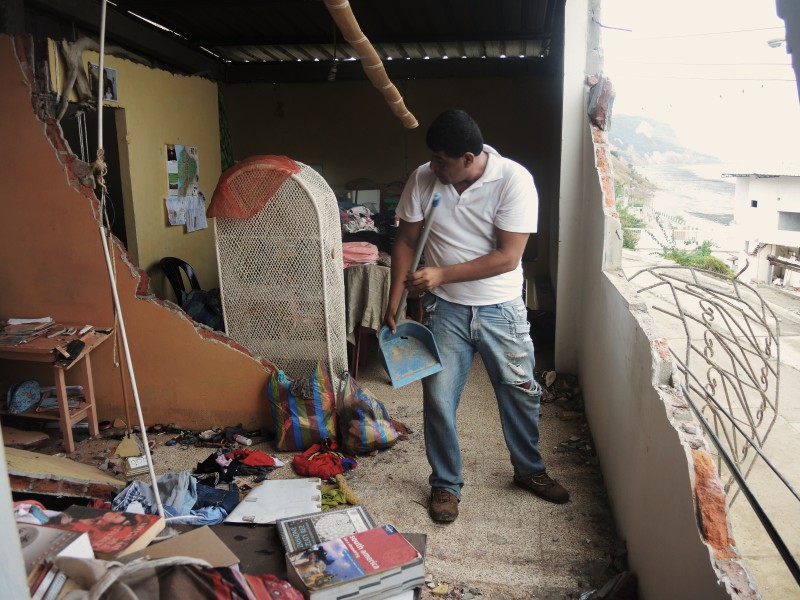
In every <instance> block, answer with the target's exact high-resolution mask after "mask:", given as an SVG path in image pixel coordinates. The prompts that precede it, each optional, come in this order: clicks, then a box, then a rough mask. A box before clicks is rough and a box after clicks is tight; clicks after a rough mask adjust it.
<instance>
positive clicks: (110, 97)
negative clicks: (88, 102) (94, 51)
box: [89, 63, 117, 102]
mask: <svg viewBox="0 0 800 600" xmlns="http://www.w3.org/2000/svg"><path fill="white" fill-rule="evenodd" d="M99 69H100V66H99V65H96V64H94V63H89V85H90V86H91V88H92V93H93V94H94V95H95V96H96V95H97V72H98V71H99ZM103 100H105V101H108V102H116V101H117V70H116V69H112V68H111V67H103Z"/></svg>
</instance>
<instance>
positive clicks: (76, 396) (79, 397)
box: [36, 385, 86, 412]
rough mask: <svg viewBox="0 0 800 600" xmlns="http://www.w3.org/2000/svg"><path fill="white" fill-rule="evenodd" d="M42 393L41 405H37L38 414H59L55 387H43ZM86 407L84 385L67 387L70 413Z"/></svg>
mask: <svg viewBox="0 0 800 600" xmlns="http://www.w3.org/2000/svg"><path fill="white" fill-rule="evenodd" d="M40 391H41V393H42V397H41V400H39V404H37V405H36V412H58V396H57V394H56V388H55V386H52V385H51V386H43V387H42V388H40ZM85 405H86V398H85V396H84V390H83V386H82V385H68V386H67V406H68V407H69V410H70V411H73V410H78V409H79V408H83V407H84V406H85Z"/></svg>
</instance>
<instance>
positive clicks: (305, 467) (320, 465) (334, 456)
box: [292, 441, 355, 479]
mask: <svg viewBox="0 0 800 600" xmlns="http://www.w3.org/2000/svg"><path fill="white" fill-rule="evenodd" d="M336 447H337V446H336V442H335V441H332V442H331V443H330V445H329V447H327V448H326V447H325V446H320V445H319V444H314V445H313V446H311V447H310V448H309V449H308V450H306V451H305V452H303V453H302V454H298V455H297V456H295V457H294V459H292V467H293V468H294V471H295V473H297V474H298V475H301V476H303V477H319V478H320V479H328V478H330V477H335V476H336V475H341V474H342V473H344V472H345V467H344V459H348V460H349V461H351V462H352V463H353V464H355V460H353V459H352V458H351V457H349V456H345V455H344V454H342V453H341V452H336Z"/></svg>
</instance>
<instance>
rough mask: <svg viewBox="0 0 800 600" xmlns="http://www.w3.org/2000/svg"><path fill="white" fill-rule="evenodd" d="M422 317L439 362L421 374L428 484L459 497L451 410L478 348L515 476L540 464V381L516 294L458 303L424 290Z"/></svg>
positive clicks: (535, 469) (524, 315) (458, 450)
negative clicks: (435, 370) (503, 298)
mask: <svg viewBox="0 0 800 600" xmlns="http://www.w3.org/2000/svg"><path fill="white" fill-rule="evenodd" d="M423 303H424V306H425V321H424V324H425V326H426V327H428V329H430V330H431V331H432V332H433V335H434V338H435V339H436V344H437V346H438V347H439V352H440V354H441V358H442V364H443V365H444V369H442V370H441V371H439V372H438V373H435V374H434V375H431V376H429V377H426V378H425V379H423V380H422V389H423V397H424V422H425V452H426V454H427V457H428V463H429V464H430V467H431V475H430V477H429V479H428V481H429V483H430V485H431V487H439V488H444V489H446V490H448V491H450V492H452V493H453V494H455V495H456V497H458V498H460V497H461V488H462V486H463V485H464V480H463V478H462V476H461V448H460V447H459V443H458V435H457V433H456V411H457V410H458V405H459V402H460V400H461V393H462V391H463V390H464V385H465V384H466V382H467V375H468V374H469V369H470V366H471V365H472V360H473V358H474V356H475V353H476V352H477V353H478V354H480V356H481V359H482V360H483V364H484V365H485V367H486V371H487V372H488V374H489V379H490V380H491V382H492V387H494V393H495V397H496V398H497V405H498V408H499V411H500V423H501V425H502V427H503V435H504V437H505V441H506V446H507V447H508V450H509V452H510V454H511V464H512V465H513V467H514V477H515V478H521V479H525V478H529V477H531V476H533V475H538V474H540V473H543V472H544V471H545V466H544V461H543V460H542V456H541V454H540V453H539V406H540V398H541V395H542V388H541V386H540V385H539V384H538V383H537V382H536V380H535V379H534V377H533V367H534V362H535V360H534V355H533V341H532V340H531V336H530V325H529V323H528V320H527V312H526V309H525V304H524V302H523V301H522V298H517V299H515V300H510V301H508V302H504V303H503V304H490V305H488V306H466V305H463V304H455V303H453V302H448V301H446V300H443V299H442V298H439V297H437V296H434V295H433V294H430V293H427V294H426V295H425V298H424V300H423Z"/></svg>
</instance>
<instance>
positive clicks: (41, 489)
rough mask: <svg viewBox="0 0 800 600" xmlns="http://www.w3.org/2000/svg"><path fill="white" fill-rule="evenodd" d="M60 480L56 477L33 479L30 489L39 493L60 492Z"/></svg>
mask: <svg viewBox="0 0 800 600" xmlns="http://www.w3.org/2000/svg"><path fill="white" fill-rule="evenodd" d="M58 484H59V481H58V480H56V479H32V480H31V487H30V490H31V491H32V492H36V493H37V494H52V495H56V494H58Z"/></svg>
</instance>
